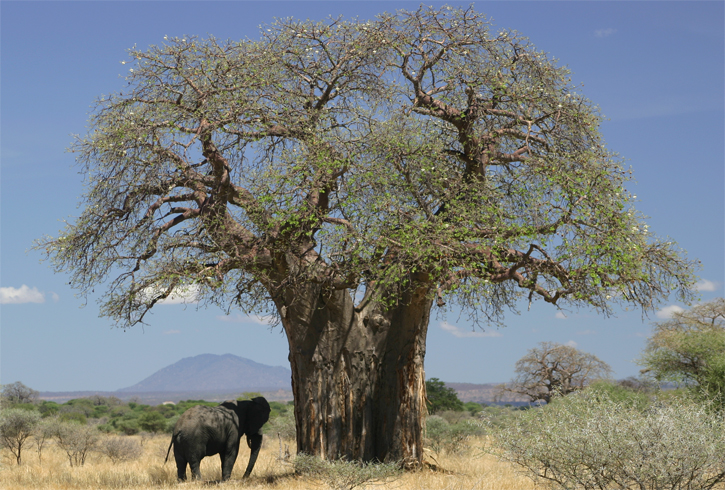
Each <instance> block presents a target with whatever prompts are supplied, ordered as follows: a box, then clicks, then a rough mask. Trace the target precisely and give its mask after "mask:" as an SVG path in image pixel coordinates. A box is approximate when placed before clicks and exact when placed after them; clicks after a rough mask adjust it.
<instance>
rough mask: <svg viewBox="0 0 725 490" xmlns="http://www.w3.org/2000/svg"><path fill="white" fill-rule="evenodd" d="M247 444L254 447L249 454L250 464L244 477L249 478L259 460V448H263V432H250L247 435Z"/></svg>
mask: <svg viewBox="0 0 725 490" xmlns="http://www.w3.org/2000/svg"><path fill="white" fill-rule="evenodd" d="M247 444H248V445H249V447H250V448H251V449H252V453H251V454H250V455H249V464H247V471H245V472H244V478H247V477H248V476H249V474H250V473H251V472H252V470H253V469H254V463H256V462H257V456H259V450H260V449H261V448H262V434H259V433H258V434H250V435H248V436H247Z"/></svg>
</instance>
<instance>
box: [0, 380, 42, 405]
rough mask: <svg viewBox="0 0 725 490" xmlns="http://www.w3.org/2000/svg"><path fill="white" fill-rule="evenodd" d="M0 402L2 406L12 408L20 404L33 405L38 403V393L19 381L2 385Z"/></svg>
mask: <svg viewBox="0 0 725 490" xmlns="http://www.w3.org/2000/svg"><path fill="white" fill-rule="evenodd" d="M0 401H2V404H3V406H8V407H10V406H13V405H18V404H21V403H35V402H36V401H38V392H37V391H36V390H34V389H32V388H28V387H27V386H25V385H24V384H23V383H21V382H20V381H16V382H15V383H10V384H7V385H3V387H2V393H0Z"/></svg>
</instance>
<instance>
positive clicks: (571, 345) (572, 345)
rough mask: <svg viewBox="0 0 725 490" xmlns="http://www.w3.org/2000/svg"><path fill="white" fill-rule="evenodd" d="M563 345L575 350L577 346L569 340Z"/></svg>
mask: <svg viewBox="0 0 725 490" xmlns="http://www.w3.org/2000/svg"><path fill="white" fill-rule="evenodd" d="M564 345H568V346H569V347H574V348H576V346H577V345H579V344H577V343H576V342H574V341H573V340H570V341H569V342H567V343H566V344H564Z"/></svg>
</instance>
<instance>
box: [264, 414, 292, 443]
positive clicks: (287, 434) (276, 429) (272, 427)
mask: <svg viewBox="0 0 725 490" xmlns="http://www.w3.org/2000/svg"><path fill="white" fill-rule="evenodd" d="M263 431H264V433H265V434H270V435H277V434H279V436H280V437H281V438H282V439H284V440H286V441H288V440H293V441H294V440H296V438H297V426H296V425H295V416H294V411H292V410H289V411H287V412H284V413H280V414H279V415H278V416H277V417H275V418H273V419H270V420H269V422H267V424H266V425H265V426H264V428H263Z"/></svg>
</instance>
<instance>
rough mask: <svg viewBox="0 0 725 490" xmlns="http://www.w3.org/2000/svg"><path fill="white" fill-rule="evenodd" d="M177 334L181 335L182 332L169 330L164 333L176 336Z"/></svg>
mask: <svg viewBox="0 0 725 490" xmlns="http://www.w3.org/2000/svg"><path fill="white" fill-rule="evenodd" d="M177 333H181V330H167V331H165V332H164V335H175V334H177Z"/></svg>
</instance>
